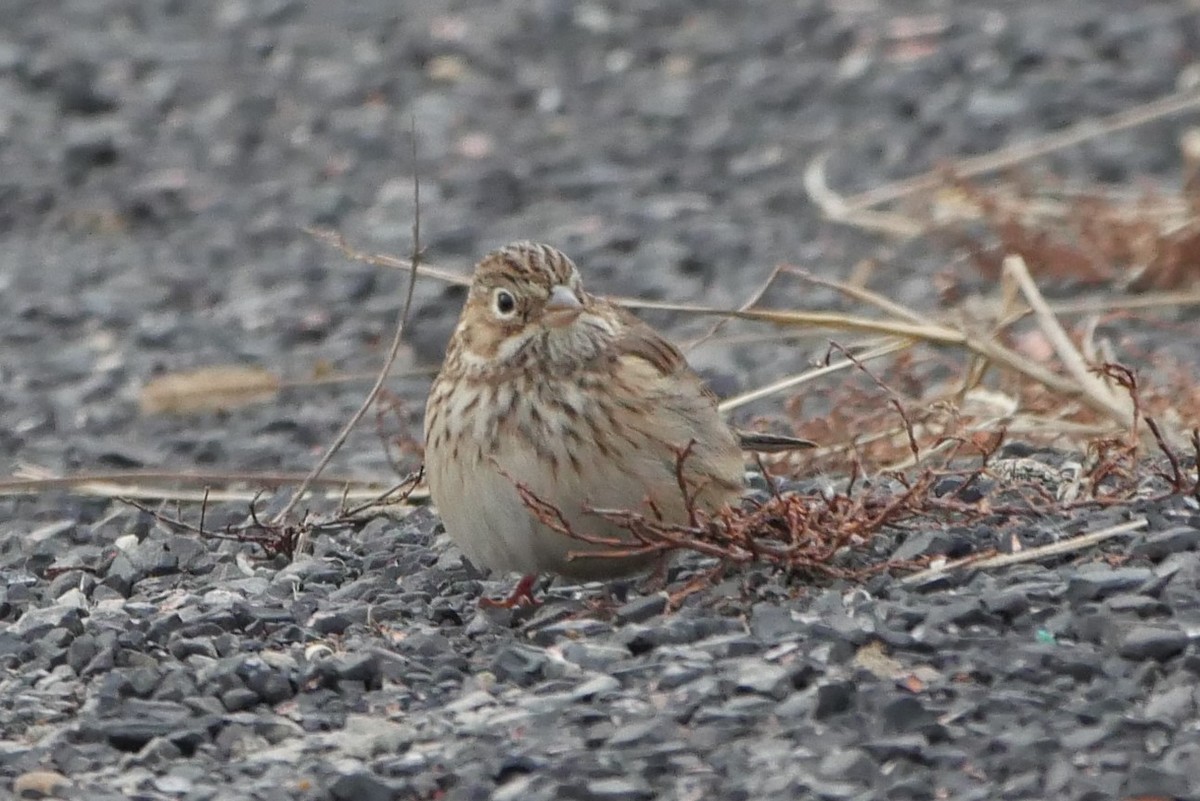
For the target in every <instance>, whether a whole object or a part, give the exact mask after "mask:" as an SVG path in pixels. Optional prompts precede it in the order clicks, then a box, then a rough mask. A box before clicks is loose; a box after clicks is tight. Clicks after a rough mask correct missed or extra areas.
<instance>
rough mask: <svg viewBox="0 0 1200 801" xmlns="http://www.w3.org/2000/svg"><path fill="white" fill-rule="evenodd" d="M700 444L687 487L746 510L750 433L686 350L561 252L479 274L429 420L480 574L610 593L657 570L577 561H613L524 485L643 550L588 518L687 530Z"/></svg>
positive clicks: (708, 505)
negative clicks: (736, 427)
mask: <svg viewBox="0 0 1200 801" xmlns="http://www.w3.org/2000/svg"><path fill="white" fill-rule="evenodd" d="M693 441H694V445H693V446H692V451H691V453H690V455H689V457H688V459H687V460H686V461H685V462H684V474H685V478H686V480H687V482H688V484H689V485H690V486H691V487H692V488H694V492H695V503H696V505H697V507H698V508H701V509H704V510H708V511H713V510H716V509H718V508H720V507H721V506H722V505H724V504H732V503H736V502H737V500H738V498H739V496H740V494H741V491H742V484H743V462H742V454H741V449H740V447H739V442H738V438H737V435H735V434H734V432H733V431H732V430H731V429H730V428H729V427H728V426H727V425H726V424H725V423H724V422H723V421H722V420H721V417H720V415H719V414H718V412H717V402H716V398H715V397H714V396H713V394H712V393H711V392H710V391H709V390H708V388H707V387H706V386H705V385H704V384H703V382H702V381H701V380H700V378H699V377H698V376H697V375H696V374H695V373H694V372H692V370H691V369H690V368H689V367H688V365H687V362H686V361H685V360H684V358H683V355H682V354H681V353H680V352H679V350H678V349H677V348H675V346H674V345H672V344H671V343H669V342H667V341H666V340H665V339H663V338H662V337H661V336H659V335H658V334H657V333H656V332H655V331H654V330H653V329H651V328H650V327H649V326H648V325H646V324H645V323H643V322H641V321H640V320H638V319H637V318H636V317H634V316H633V315H631V314H629V313H628V312H626V311H624V310H623V309H620V308H618V307H616V306H614V305H612V304H611V303H609V302H608V301H605V300H604V299H602V298H598V297H596V296H593V295H589V294H588V293H587V292H585V291H584V290H583V287H582V285H581V282H580V278H579V272H578V270H577V269H576V267H575V265H574V263H573V262H572V261H571V260H570V259H569V258H567V256H566V255H564V254H563V253H562V252H560V251H558V250H556V249H554V248H552V247H550V246H548V245H541V244H535V243H532V242H517V243H514V244H510V245H508V246H506V247H503V248H500V249H499V250H496V251H493V252H492V253H489V254H488V255H487V256H485V257H484V258H483V259H482V260H481V261H480V262H479V263H478V264H477V265H476V267H475V275H474V278H473V280H472V283H471V288H470V291H469V293H468V296H467V301H466V304H465V305H464V307H463V311H462V316H461V318H460V319H459V323H458V327H457V328H456V329H455V332H454V336H453V337H452V338H451V340H450V345H449V347H448V349H447V352H446V359H445V362H444V364H443V366H442V369H441V372H440V373H439V374H438V376H437V378H436V379H435V381H434V384H433V388H432V389H431V391H430V394H429V400H428V402H427V404H426V407H425V442H426V446H425V463H426V470H427V476H428V481H429V487H430V491H431V493H432V495H433V500H434V503H435V504H436V505H437V507H438V509H439V510H440V512H441V515H442V519H443V521H444V522H445V525H446V531H447V533H448V534H449V535H450V537H451V539H453V540H454V541H455V542H456V543H457V544H458V546H459V547H460V548H461V549H462V550H463V552H464V553H465V554H466V556H467V557H468V558H469V559H470V560H471V561H472V562H473V563H474V564H476V565H478V566H481V567H486V568H489V569H491V570H495V571H505V572H508V571H513V572H519V573H522V574H525V576H526V579H524V580H523V581H522V584H521V585H519V587H518V593H520V592H522V591H527V590H528V588H529V586H530V584H531V581H532V578H531V576H532V575H533V574H536V573H539V572H547V571H548V572H552V573H557V574H560V575H563V576H568V577H572V578H579V579H600V578H608V577H615V576H621V575H626V574H629V573H631V572H637V571H639V570H642V569H645V568H646V567H647V566H648V564H647V562H646V561H645V560H641V561H639V560H635V559H629V558H625V557H617V558H595V557H588V558H581V559H568V558H567V554H568V553H569V552H572V551H575V552H579V551H587V550H591V551H597V550H602V549H601V548H600V547H599V546H595V545H589V544H585V543H583V542H580V541H577V540H575V539H572V538H569V537H566V536H564V535H563V534H561V533H558V532H555V531H553V530H550V529H548V528H547V527H546V526H544V525H542V524H541V523H540V522H538V521H537V520H536V519H535V518H534V516H533V515H532V514H531V513H530V511H529V510H528V509H527V508H526V507H525V505H524V504H523V503H522V502H521V499H520V498H519V496H518V494H517V490H516V488H515V486H514V481H520V482H522V483H524V484H526V485H528V487H529V488H530V489H531V490H532V491H533V493H534V494H535V495H537V496H538V497H539V498H541V499H542V500H544V501H547V502H549V503H551V504H553V505H554V506H555V507H557V508H558V509H559V510H560V511H561V512H562V513H563V514H564V515H565V517H566V518H567V520H568V521H569V522H570V524H571V526H572V528H573V529H574V530H575V531H578V532H582V533H589V534H594V535H598V536H605V537H621V536H627V535H626V534H625V532H623V531H622V530H621V529H619V528H617V527H616V526H614V525H613V524H611V523H608V522H606V521H604V520H602V519H600V518H599V517H597V516H595V515H593V514H588V513H586V512H585V511H584V508H583V507H584V506H585V505H590V506H591V507H593V508H609V509H630V510H637V511H641V512H643V513H645V514H647V515H649V514H652V510H657V513H659V514H661V515H662V517H663V519H664V520H666V521H667V522H674V523H681V522H685V520H686V509H685V504H684V502H683V499H682V496H681V493H680V491H679V487H678V483H677V479H676V464H677V458H678V457H677V454H678V453H679V452H680V450H681V449H683V448H685V447H687V446H688V444H689V443H690V442H693ZM763 442H764V443H766V441H765V440H764V441H763ZM766 444H769V443H766ZM515 597H516V593H514V598H515Z"/></svg>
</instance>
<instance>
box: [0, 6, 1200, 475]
mask: <svg viewBox="0 0 1200 801" xmlns="http://www.w3.org/2000/svg"><path fill="white" fill-rule="evenodd" d="M1198 14H1200V7H1198V5H1197V3H1196V2H1195V0H1174V1H1172V2H1166V1H1158V0H1142V1H1141V2H1137V3H1130V2H1128V0H1093V2H1088V3H1078V2H1073V0H1052V1H1049V2H1027V3H1022V2H1014V3H979V2H970V0H960V1H955V2H950V1H948V0H943V1H941V2H938V1H936V0H926V1H923V2H916V1H914V2H894V1H893V0H888V1H887V2H882V0H881V1H879V2H873V1H872V0H824V1H823V2H820V1H818V0H799V1H796V0H755V1H754V2H717V1H716V0H711V1H706V2H695V1H694V0H666V1H665V2H664V1H662V0H629V1H623V2H617V1H616V0H612V1H610V2H567V1H566V0H501V1H500V2H496V1H495V0H457V1H456V2H448V1H445V0H413V1H411V2H395V1H394V0H393V1H390V2H383V0H356V1H355V2H353V3H328V2H309V3H305V2H299V0H261V1H257V2H256V1H252V0H3V12H2V15H3V21H2V22H0V421H2V423H0V452H3V453H4V455H5V463H6V467H7V468H8V469H9V470H10V471H11V469H13V468H16V467H17V466H18V465H38V466H42V467H45V468H47V469H49V470H52V471H65V470H76V469H83V468H87V469H99V468H106V467H109V468H111V467H119V468H124V467H149V466H172V467H178V468H182V467H190V466H201V467H203V466H206V465H217V466H225V467H233V466H236V467H239V468H245V469H266V468H277V467H285V468H289V469H302V468H305V467H307V466H308V465H310V464H311V461H312V457H313V454H314V453H315V452H317V451H319V449H320V447H321V446H322V445H323V444H325V443H327V442H328V441H329V439H330V438H331V436H332V434H333V432H335V431H336V430H337V428H338V427H339V425H340V424H341V423H342V422H343V421H344V420H345V419H346V417H347V416H348V414H349V413H350V412H351V411H352V410H353V409H354V408H355V407H356V406H357V404H358V403H359V401H360V400H361V398H362V396H363V393H364V392H365V391H366V388H367V387H368V386H369V381H363V380H360V381H358V382H357V383H354V382H349V383H344V384H334V385H329V386H319V387H312V386H300V387H296V388H294V389H289V390H285V391H284V392H283V393H282V394H281V395H280V396H278V397H277V398H276V399H275V400H274V401H273V402H271V403H267V404H261V405H251V406H246V407H243V408H238V409H236V410H232V411H229V412H226V413H223V414H207V415H200V416H183V417H180V416H173V415H149V416H146V415H141V414H140V413H139V409H138V397H139V392H140V389H141V387H142V386H143V385H144V384H145V382H146V381H148V380H150V379H152V378H153V377H155V376H158V375H162V374H166V373H171V372H175V371H180V370H185V369H188V368H194V367H199V366H205V365H213V364H239V365H251V366H255V367H258V368H262V369H265V370H267V371H270V372H271V373H272V374H274V375H278V376H282V377H283V378H284V379H285V380H287V381H300V382H303V381H304V380H306V379H311V378H312V377H314V376H320V375H333V374H354V373H362V372H370V371H372V370H375V369H376V368H377V367H378V365H379V364H380V362H381V360H382V356H383V352H384V350H385V349H386V345H387V342H388V340H389V339H390V336H391V330H392V326H393V323H394V320H395V315H396V310H397V308H398V306H399V303H400V301H401V298H402V295H403V288H404V282H405V280H406V276H404V275H403V274H401V273H399V272H396V271H389V270H386V269H381V268H378V267H373V266H369V265H364V264H360V263H354V262H352V261H349V260H347V259H346V258H344V257H343V256H342V255H340V254H339V253H338V252H336V251H335V250H333V249H331V248H330V247H328V246H327V245H324V244H321V243H318V242H316V241H314V239H313V238H312V237H311V236H309V235H308V234H306V233H305V232H304V230H303V229H304V228H305V227H306V226H317V227H322V228H332V229H336V230H337V231H340V232H341V233H342V234H344V235H345V237H346V238H347V240H348V241H349V242H350V243H351V244H352V245H353V246H355V247H357V248H361V249H363V250H365V251H369V252H388V253H393V254H396V255H400V256H404V255H406V254H407V253H408V251H409V249H410V247H411V237H410V231H411V227H412V222H413V176H414V171H419V173H420V175H421V178H422V188H421V191H422V208H421V212H422V231H423V236H422V240H423V241H422V244H423V245H424V246H425V248H426V251H425V258H426V260H427V261H429V262H431V263H433V264H436V265H438V266H440V267H444V268H447V269H455V270H459V271H462V272H464V273H465V272H467V271H469V269H470V267H471V264H472V263H473V262H474V260H475V259H477V258H478V257H479V256H480V255H482V254H483V253H484V252H486V251H487V250H489V249H491V248H493V247H496V246H499V245H501V244H503V243H505V242H507V241H509V240H512V239H526V238H528V239H538V240H543V241H546V242H549V243H551V244H554V245H556V246H558V247H560V248H562V249H564V250H565V251H567V252H568V253H569V254H570V255H572V256H573V257H574V258H575V259H576V261H577V262H578V263H579V265H580V266H581V268H582V270H583V271H584V276H585V279H586V282H587V284H588V286H589V287H590V288H591V289H592V290H594V291H598V292H603V293H612V294H620V295H633V296H640V297H644V298H650V299H671V300H677V301H691V302H698V303H705V304H712V305H721V306H733V305H737V304H739V303H741V302H743V301H744V300H745V299H746V298H747V296H748V295H749V294H750V293H751V292H752V291H753V290H754V289H755V288H756V287H757V286H759V285H760V284H761V283H762V282H763V281H764V280H765V279H766V278H767V277H768V275H769V274H770V273H771V271H772V270H773V269H774V268H775V267H776V265H778V264H780V263H788V264H793V265H797V266H799V267H803V268H805V269H808V270H810V271H812V272H813V273H815V274H817V275H821V276H826V277H829V278H846V277H848V276H849V275H850V274H851V272H852V271H853V270H854V269H855V268H856V266H859V265H862V264H864V263H871V264H875V265H877V266H876V268H875V270H874V271H873V272H872V274H871V276H870V280H869V282H868V286H870V288H872V289H874V290H876V291H879V292H882V293H885V294H886V295H887V296H888V297H891V298H893V299H896V300H899V301H901V302H904V303H906V304H910V305H912V306H913V307H915V308H923V309H933V308H936V306H937V304H938V302H939V298H938V294H937V292H936V291H935V284H934V282H933V278H934V277H935V276H936V275H938V274H939V272H942V271H945V270H946V268H947V265H953V264H955V259H956V258H957V259H961V254H959V255H958V256H956V255H955V254H954V251H953V249H952V248H947V247H946V246H945V244H946V243H945V242H937V241H932V240H931V239H929V238H918V239H907V240H906V239H903V238H897V237H894V236H880V235H877V234H873V233H870V232H866V231H863V230H861V229H859V228H855V227H850V226H845V225H841V224H836V223H831V222H827V221H825V220H824V219H823V217H822V215H821V213H820V211H819V209H818V207H817V206H816V205H815V204H814V202H813V201H812V199H811V198H810V196H809V194H808V192H807V191H806V188H805V176H806V170H808V169H809V168H810V167H811V166H812V165H813V164H814V163H815V162H814V160H815V159H817V158H818V157H824V161H822V162H821V164H823V168H824V172H823V177H824V179H825V181H826V182H827V184H828V186H829V187H830V188H832V189H833V190H834V191H836V192H839V193H843V194H853V193H855V192H861V191H864V190H867V189H870V188H871V187H874V186H877V185H880V184H882V183H884V182H886V181H889V180H892V179H897V178H902V177H905V176H910V175H916V174H919V173H921V172H923V171H926V170H929V169H931V168H934V167H936V166H937V165H938V164H940V163H944V162H947V161H952V160H955V159H961V158H964V157H969V156H973V155H978V154H982V153H986V152H988V151H991V150H993V149H995V148H998V147H1001V146H1004V145H1007V144H1011V143H1014V142H1017V141H1020V140H1022V139H1027V138H1029V137H1033V136H1037V135H1041V134H1045V133H1047V132H1053V131H1057V130H1061V129H1063V128H1064V127H1066V126H1068V125H1070V124H1073V123H1075V122H1078V121H1081V120H1085V119H1088V118H1096V117H1100V116H1103V115H1109V114H1113V113H1116V112H1119V111H1121V110H1123V109H1127V108H1131V107H1134V106H1136V105H1138V104H1141V103H1145V102H1147V101H1151V100H1153V99H1155V98H1158V97H1161V96H1164V95H1168V94H1170V93H1172V92H1177V91H1180V90H1187V89H1189V88H1194V87H1195V86H1196V85H1197V84H1198V83H1200V25H1198V24H1197V20H1198V16H1197V15H1198ZM1193 121H1194V119H1193ZM414 124H415V128H416V132H417V138H418V151H417V152H418V155H417V163H416V164H415V165H414V163H413V160H412V156H411V152H412V137H411V131H410V129H411V128H412V126H413V125H414ZM1185 127H1186V126H1185V124H1184V122H1183V121H1181V119H1180V118H1178V117H1173V118H1168V119H1164V120H1161V121H1158V122H1155V123H1152V124H1149V125H1145V126H1140V127H1137V128H1133V129H1130V130H1128V131H1125V132H1120V133H1115V134H1112V135H1108V136H1104V137H1100V138H1097V139H1094V140H1091V141H1089V142H1087V143H1085V144H1083V145H1081V146H1079V147H1075V148H1069V149H1065V150H1061V151H1058V152H1056V153H1054V154H1052V155H1051V156H1049V157H1046V158H1043V159H1040V160H1038V162H1037V165H1036V167H1037V169H1038V170H1043V171H1045V172H1046V173H1047V174H1050V175H1053V176H1056V177H1057V178H1058V179H1062V180H1067V181H1083V182H1088V183H1089V184H1091V185H1095V184H1097V183H1098V184H1101V185H1110V186H1120V187H1135V188H1136V187H1142V188H1145V187H1154V186H1157V185H1160V184H1161V185H1165V186H1173V187H1176V188H1177V187H1178V185H1179V183H1180V180H1181V176H1182V175H1183V172H1184V159H1183V156H1182V155H1181V148H1180V136H1181V132H1182V131H1183V129H1184V128H1185ZM864 260H868V262H864ZM963 269H964V270H967V269H968V268H967V267H966V266H965V265H963ZM976 277H977V278H978V276H976ZM460 302H461V291H460V290H457V289H454V288H449V287H447V286H446V285H445V284H443V283H439V282H438V281H435V280H431V279H423V280H421V281H420V283H419V285H418V287H417V293H416V304H415V308H414V315H413V319H412V322H411V327H410V329H409V331H408V337H407V340H406V349H405V351H404V352H403V353H402V355H401V358H400V360H399V363H398V364H397V367H396V369H397V371H398V373H400V375H398V377H397V378H396V379H395V380H394V381H393V382H392V384H391V389H392V390H393V391H394V392H395V398H394V399H393V401H394V402H393V405H392V406H391V407H390V408H391V409H392V411H394V412H395V414H394V417H393V418H392V422H390V423H388V426H392V427H391V428H389V431H390V433H391V434H393V435H397V436H401V437H402V436H404V435H405V434H404V428H405V427H406V426H407V427H408V428H409V432H408V433H409V434H412V433H413V432H418V431H419V421H420V416H421V408H422V405H423V402H424V395H423V392H424V387H425V386H427V384H428V375H419V374H414V375H409V373H410V372H412V373H420V372H421V371H422V370H424V371H425V372H426V373H428V369H431V368H436V366H437V364H438V363H439V361H440V358H441V354H442V348H443V346H444V343H445V340H446V338H447V337H448V335H449V332H450V330H451V329H452V327H453V325H454V322H455V318H456V316H457V313H458V307H459V304H460ZM840 302H841V301H840V300H839V299H838V297H837V296H836V295H835V294H834V293H833V292H831V291H828V290H823V289H814V288H813V287H811V286H807V285H804V284H801V283H798V282H796V281H790V282H789V281H779V282H777V285H776V286H775V287H774V288H773V289H772V290H771V291H770V292H768V293H767V295H766V297H765V298H764V304H765V305H773V306H782V305H787V306H789V307H805V308H824V307H829V306H835V305H837V304H838V303H840ZM648 318H649V319H650V320H651V321H652V322H653V323H655V324H656V325H659V326H661V327H663V328H664V329H665V330H666V331H667V332H668V333H669V334H670V335H671V336H673V337H675V338H676V339H677V340H685V339H687V338H689V337H690V336H693V335H695V334H697V333H699V332H700V331H701V330H702V329H703V327H704V326H703V325H697V324H696V323H695V322H694V321H687V320H683V321H681V320H679V319H677V318H674V317H671V316H669V315H665V314H661V313H658V314H651V315H649V316H648ZM733 330H735V329H733V328H731V329H730V331H733ZM756 330H757V331H758V332H759V333H762V329H761V328H759V329H754V328H753V327H745V326H742V327H738V328H736V331H740V332H747V331H751V332H753V331H756ZM827 339H828V335H827V334H822V335H817V336H815V337H814V338H813V339H812V341H810V342H808V343H805V342H801V343H795V342H791V343H779V342H769V343H753V342H745V341H742V342H738V341H733V342H722V341H713V342H710V343H707V344H705V345H703V346H701V347H699V348H697V349H695V350H693V351H692V352H691V353H690V354H689V355H690V358H691V359H692V360H693V362H694V363H695V364H696V366H697V367H698V368H699V369H701V370H702V371H703V372H704V373H705V375H706V376H708V377H709V378H710V379H711V380H712V382H713V384H714V386H715V387H716V388H717V389H718V390H719V391H720V392H721V393H722V394H730V393H733V392H736V391H738V390H740V389H744V388H746V387H748V386H752V385H754V384H755V383H756V382H761V381H763V380H765V379H766V378H768V377H770V376H772V375H778V374H781V373H785V372H794V371H797V370H800V369H803V368H804V367H805V366H806V365H807V364H808V363H809V362H810V361H811V360H812V359H813V358H814V357H819V356H820V355H821V354H822V353H823V352H824V351H825V348H826V340H827ZM779 403H781V400H780V399H774V400H772V401H770V402H769V403H768V405H774V406H778V405H779ZM746 411H747V413H751V412H752V411H754V410H753V409H748V410H746ZM372 428H373V427H372V425H370V424H367V425H364V426H363V427H362V429H361V430H360V431H359V432H358V433H357V434H356V435H355V439H354V440H353V442H352V447H351V448H349V449H348V450H347V451H346V452H345V453H344V454H342V455H341V456H340V457H339V462H338V464H339V465H340V466H341V467H342V468H347V469H349V470H351V471H352V472H357V473H359V474H369V473H370V472H371V471H378V470H381V469H386V465H385V463H384V460H383V456H382V453H381V449H380V448H379V445H378V438H377V434H376V432H375V431H373V430H372ZM414 435H415V434H414ZM415 436H418V437H419V435H415Z"/></svg>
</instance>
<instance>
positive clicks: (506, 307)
mask: <svg viewBox="0 0 1200 801" xmlns="http://www.w3.org/2000/svg"><path fill="white" fill-rule="evenodd" d="M492 308H493V309H495V311H496V316H497V317H501V318H504V319H507V318H509V317H512V316H513V315H514V314H516V313H517V299H516V298H515V297H513V293H511V292H509V291H508V290H507V289H496V290H494V291H493V292H492Z"/></svg>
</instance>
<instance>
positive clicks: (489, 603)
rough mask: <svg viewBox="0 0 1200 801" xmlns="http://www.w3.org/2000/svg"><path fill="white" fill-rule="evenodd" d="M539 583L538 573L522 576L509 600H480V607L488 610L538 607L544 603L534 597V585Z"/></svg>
mask: <svg viewBox="0 0 1200 801" xmlns="http://www.w3.org/2000/svg"><path fill="white" fill-rule="evenodd" d="M536 581H537V573H529V574H528V575H525V576H521V580H520V581H518V582H517V586H515V587H513V591H512V592H511V593H510V594H509V596H508V597H507V598H504V599H502V600H498V599H496V598H480V599H479V605H480V606H481V607H484V608H486V609H512V608H513V607H514V606H525V605H526V604H528V605H529V606H538V605H540V604H541V603H542V602H541V601H539V600H538V599H537V598H534V597H533V584H534V582H536Z"/></svg>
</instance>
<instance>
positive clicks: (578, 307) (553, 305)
mask: <svg viewBox="0 0 1200 801" xmlns="http://www.w3.org/2000/svg"><path fill="white" fill-rule="evenodd" d="M545 309H546V311H548V312H565V311H573V312H577V311H582V310H583V304H582V303H581V302H580V301H579V296H578V295H576V294H575V293H574V292H573V291H572V290H571V288H570V287H567V286H563V285H562V284H559V285H557V286H555V287H554V288H553V289H551V290H550V297H549V298H547V299H546V306H545Z"/></svg>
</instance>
